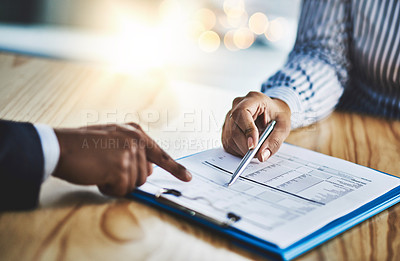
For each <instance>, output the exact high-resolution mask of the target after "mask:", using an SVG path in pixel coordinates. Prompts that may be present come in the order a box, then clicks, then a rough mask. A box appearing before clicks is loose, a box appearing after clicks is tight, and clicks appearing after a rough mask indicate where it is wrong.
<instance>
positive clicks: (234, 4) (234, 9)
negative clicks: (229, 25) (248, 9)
mask: <svg viewBox="0 0 400 261" xmlns="http://www.w3.org/2000/svg"><path fill="white" fill-rule="evenodd" d="M223 7H224V12H225V14H226V15H227V16H228V17H231V18H237V17H240V16H241V15H242V14H243V13H244V12H245V6H244V1H243V0H225V1H224V6H223Z"/></svg>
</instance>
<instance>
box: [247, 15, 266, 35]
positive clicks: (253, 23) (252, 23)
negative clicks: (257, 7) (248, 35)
mask: <svg viewBox="0 0 400 261" xmlns="http://www.w3.org/2000/svg"><path fill="white" fill-rule="evenodd" d="M268 24H269V21H268V17H267V16H266V15H265V14H263V13H261V12H257V13H255V14H253V15H252V16H251V17H250V19H249V28H250V30H251V31H252V32H253V33H255V34H258V35H261V34H263V33H265V32H266V31H267V29H268Z"/></svg>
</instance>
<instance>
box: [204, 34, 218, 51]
mask: <svg viewBox="0 0 400 261" xmlns="http://www.w3.org/2000/svg"><path fill="white" fill-rule="evenodd" d="M219 45H220V38H219V36H218V34H217V33H216V32H214V31H206V32H204V33H202V34H201V35H200V37H199V47H200V49H201V50H202V51H204V52H208V53H211V52H214V51H216V50H217V49H218V47H219Z"/></svg>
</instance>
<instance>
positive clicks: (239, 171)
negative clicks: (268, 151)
mask: <svg viewBox="0 0 400 261" xmlns="http://www.w3.org/2000/svg"><path fill="white" fill-rule="evenodd" d="M275 124H276V121H272V122H271V123H270V124H269V125H268V126H267V128H266V129H265V131H264V132H263V134H261V137H260V139H259V141H258V144H257V145H256V147H255V148H254V149H250V150H249V151H248V152H247V153H246V155H244V157H243V159H242V160H241V161H240V163H239V166H238V167H237V169H236V171H235V173H233V175H232V178H231V180H230V181H229V183H228V187H229V186H230V185H232V184H233V183H235V181H236V180H237V179H238V178H239V177H240V175H241V174H242V173H243V171H244V170H245V169H246V167H247V165H249V163H250V161H251V160H252V159H253V158H254V156H255V155H256V153H257V151H258V150H259V149H260V148H261V145H262V144H263V143H264V141H265V140H266V139H267V138H268V136H269V135H270V134H271V132H272V130H273V129H274V127H275Z"/></svg>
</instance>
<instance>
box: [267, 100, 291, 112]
mask: <svg viewBox="0 0 400 261" xmlns="http://www.w3.org/2000/svg"><path fill="white" fill-rule="evenodd" d="M272 100H273V101H274V103H275V105H276V106H277V108H278V112H285V113H288V114H289V115H290V114H291V110H290V107H289V105H288V104H287V103H286V102H285V101H283V100H281V99H279V98H272Z"/></svg>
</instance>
